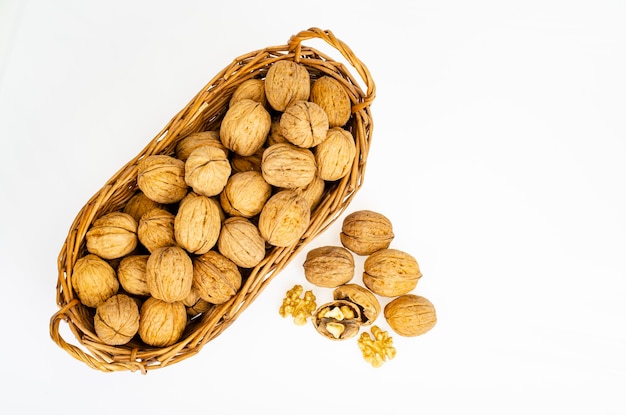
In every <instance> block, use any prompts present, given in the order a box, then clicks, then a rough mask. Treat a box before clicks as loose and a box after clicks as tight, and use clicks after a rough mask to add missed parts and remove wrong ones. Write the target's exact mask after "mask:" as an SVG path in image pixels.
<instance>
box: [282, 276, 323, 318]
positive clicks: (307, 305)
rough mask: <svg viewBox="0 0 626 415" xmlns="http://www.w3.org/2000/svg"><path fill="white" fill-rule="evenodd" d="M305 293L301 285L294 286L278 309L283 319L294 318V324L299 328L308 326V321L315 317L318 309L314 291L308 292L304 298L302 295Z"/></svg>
mask: <svg viewBox="0 0 626 415" xmlns="http://www.w3.org/2000/svg"><path fill="white" fill-rule="evenodd" d="M303 292H304V288H302V286H301V285H300V284H296V285H294V286H293V287H292V288H291V289H290V290H289V291H287V293H286V294H285V298H284V299H283V303H282V304H281V306H280V308H279V309H278V313H279V314H280V315H281V316H282V317H283V318H285V317H287V316H292V317H293V322H294V323H295V324H296V325H298V326H302V325H304V324H306V321H307V319H308V318H309V317H311V316H312V315H313V313H314V312H315V309H316V308H317V304H316V302H315V301H316V298H315V294H313V291H311V290H307V291H306V292H304V296H303V295H302V293H303Z"/></svg>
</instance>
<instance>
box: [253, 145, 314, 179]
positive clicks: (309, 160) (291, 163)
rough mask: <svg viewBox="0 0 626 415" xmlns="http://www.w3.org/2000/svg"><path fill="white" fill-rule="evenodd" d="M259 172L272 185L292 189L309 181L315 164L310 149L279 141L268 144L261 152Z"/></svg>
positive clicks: (312, 177)
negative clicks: (278, 142)
mask: <svg viewBox="0 0 626 415" xmlns="http://www.w3.org/2000/svg"><path fill="white" fill-rule="evenodd" d="M261 172H262V174H263V178H264V179H265V181H266V182H268V183H269V184H271V185H272V186H276V187H281V188H285V189H293V188H297V187H305V186H307V185H308V184H309V183H311V182H312V181H313V179H314V178H315V174H316V172H317V165H316V163H315V156H314V155H313V152H312V151H311V150H309V149H306V148H300V147H296V146H294V145H293V144H289V143H280V144H274V145H271V146H269V147H268V148H266V149H265V151H264V152H263V158H262V161H261Z"/></svg>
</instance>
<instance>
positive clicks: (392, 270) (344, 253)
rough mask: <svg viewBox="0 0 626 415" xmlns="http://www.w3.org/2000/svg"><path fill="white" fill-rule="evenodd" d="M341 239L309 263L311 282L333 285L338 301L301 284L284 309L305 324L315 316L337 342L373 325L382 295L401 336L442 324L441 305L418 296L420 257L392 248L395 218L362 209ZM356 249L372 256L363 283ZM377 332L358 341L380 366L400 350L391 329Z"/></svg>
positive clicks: (386, 312) (389, 319)
mask: <svg viewBox="0 0 626 415" xmlns="http://www.w3.org/2000/svg"><path fill="white" fill-rule="evenodd" d="M339 236H340V241H341V244H342V245H343V246H322V247H319V248H315V249H312V250H310V251H309V252H308V253H307V255H306V259H305V261H304V265H303V266H304V275H305V278H306V280H307V281H308V282H310V283H311V284H313V285H315V286H317V287H323V288H333V289H334V290H333V299H334V301H332V302H329V303H326V304H323V305H321V306H319V307H317V305H316V297H315V295H314V294H313V292H312V291H311V290H309V291H306V292H304V297H302V294H303V291H304V289H303V288H302V286H301V285H299V284H297V285H295V286H294V287H293V288H292V289H291V290H289V291H288V292H287V295H286V297H285V299H284V300H283V304H282V305H281V307H280V309H279V313H280V315H281V316H283V317H287V316H288V315H291V316H293V318H294V322H295V323H296V324H299V325H303V324H305V323H306V321H307V319H308V318H309V317H310V318H311V321H312V323H313V325H314V326H315V328H316V329H317V331H318V332H319V333H320V334H322V335H323V336H325V337H327V338H329V339H332V340H346V339H350V338H353V337H355V336H356V335H357V334H358V333H359V331H360V329H361V327H362V326H368V325H372V324H373V323H374V321H375V320H376V319H377V317H378V315H379V314H380V311H381V306H380V301H379V297H380V298H386V299H391V300H390V301H389V302H388V303H387V304H386V305H385V307H384V311H383V314H384V317H385V320H386V322H387V324H388V325H389V327H391V329H392V330H393V331H394V332H395V333H397V334H398V335H400V336H406V337H412V336H419V335H421V334H424V333H426V332H428V331H429V330H430V329H432V328H433V327H434V326H435V324H436V323H437V315H436V313H435V307H434V306H433V304H432V303H431V302H430V301H429V300H428V299H426V298H425V297H422V296H418V295H415V294H412V293H411V291H413V290H414V289H415V287H416V286H417V282H418V280H419V279H420V278H421V277H422V273H421V271H420V268H419V265H418V263H417V260H416V259H415V258H414V257H413V256H411V255H410V254H408V253H406V252H404V251H400V250H398V249H393V248H389V246H390V245H391V241H392V240H393V238H394V233H393V227H392V224H391V221H390V220H389V219H388V218H387V217H386V216H384V215H382V214H380V213H377V212H373V211H370V210H360V211H357V212H353V213H351V214H349V215H347V216H346V217H345V218H344V221H343V225H342V229H341V233H340V235H339ZM353 253H354V254H357V255H362V256H366V259H365V262H364V264H363V277H362V281H363V285H359V284H356V283H354V282H351V281H352V279H353V277H354V273H355V264H354V257H353ZM371 335H372V336H373V338H372V337H370V334H369V333H367V332H363V333H361V336H360V337H359V339H358V345H359V348H360V349H361V352H362V354H363V357H364V358H365V360H366V361H368V362H369V363H371V364H372V366H374V367H380V366H382V364H383V363H384V362H385V361H386V360H387V359H393V358H394V357H395V354H396V350H395V348H394V347H393V340H392V338H391V337H390V336H389V335H388V333H387V332H385V331H383V330H382V329H380V327H378V326H374V325H373V326H372V328H371Z"/></svg>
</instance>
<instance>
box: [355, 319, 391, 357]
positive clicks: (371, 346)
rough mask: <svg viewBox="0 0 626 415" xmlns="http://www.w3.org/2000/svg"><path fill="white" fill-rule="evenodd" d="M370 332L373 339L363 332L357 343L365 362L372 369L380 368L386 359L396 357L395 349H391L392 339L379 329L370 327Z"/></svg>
mask: <svg viewBox="0 0 626 415" xmlns="http://www.w3.org/2000/svg"><path fill="white" fill-rule="evenodd" d="M371 332H372V337H373V338H372V337H370V335H369V334H368V333H367V332H363V333H361V336H360V337H359V340H358V342H357V343H358V345H359V349H361V353H362V354H363V358H364V359H365V361H366V362H368V363H370V364H371V365H372V366H373V367H381V366H382V365H383V363H385V362H386V361H387V359H393V358H394V357H396V348H395V347H393V339H392V338H391V337H390V336H389V334H388V333H387V332H386V331H384V330H381V329H380V327H378V326H372V330H371Z"/></svg>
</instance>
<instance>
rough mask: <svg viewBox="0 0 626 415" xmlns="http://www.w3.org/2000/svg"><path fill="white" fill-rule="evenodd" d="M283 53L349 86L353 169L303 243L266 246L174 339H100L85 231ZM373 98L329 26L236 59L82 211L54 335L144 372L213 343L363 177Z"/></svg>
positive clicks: (71, 349)
mask: <svg viewBox="0 0 626 415" xmlns="http://www.w3.org/2000/svg"><path fill="white" fill-rule="evenodd" d="M315 38H319V39H323V40H324V41H325V42H326V43H328V44H329V45H331V46H332V47H333V48H334V49H336V50H337V51H338V52H339V53H340V54H341V55H342V56H343V57H344V58H345V60H347V62H349V64H350V65H352V67H353V68H354V69H355V70H356V72H357V73H358V75H359V76H360V78H361V80H362V81H363V82H364V83H365V87H366V90H365V91H363V89H361V87H359V85H358V83H357V81H356V80H355V78H353V76H352V75H351V74H350V72H349V71H348V70H347V69H346V67H345V65H343V64H341V63H340V62H337V61H335V60H333V59H331V58H330V57H328V56H326V55H324V54H322V53H321V52H319V51H318V50H316V49H313V48H310V47H306V46H304V45H302V42H303V41H306V40H309V39H315ZM283 59H286V60H292V61H295V62H298V63H300V64H302V65H304V66H306V68H307V69H308V70H309V72H310V73H311V76H312V78H317V77H320V76H322V75H330V76H332V77H334V78H335V79H337V80H339V81H340V82H341V84H342V85H343V86H344V88H345V89H346V91H347V92H348V95H349V96H350V99H351V101H352V116H351V118H350V120H349V121H348V124H347V125H346V126H345V128H347V129H349V130H350V131H351V133H352V135H353V136H354V138H355V141H356V147H357V157H356V159H355V162H354V165H353V166H352V169H351V171H350V173H349V174H348V175H347V176H345V177H344V178H343V179H341V180H340V181H337V182H332V183H330V185H329V186H327V188H326V190H325V194H324V196H323V198H322V202H321V203H320V204H319V205H318V207H317V208H316V209H315V210H314V211H313V212H312V214H311V222H310V225H309V228H308V230H307V231H306V233H305V234H304V236H303V237H302V238H301V240H300V241H299V242H298V243H296V244H294V245H293V246H289V247H285V248H273V249H272V250H270V251H268V253H267V255H266V257H265V259H264V260H263V261H262V262H261V263H260V264H259V265H257V266H256V267H255V268H254V269H250V270H247V272H246V273H245V274H244V275H243V276H244V282H243V285H242V287H241V289H240V290H239V292H238V293H237V294H236V295H235V296H234V297H232V298H231V299H230V301H228V302H227V303H225V304H221V305H216V306H213V307H212V308H211V309H210V310H209V311H207V312H205V313H204V314H203V315H201V316H199V318H195V319H193V320H191V321H190V322H189V323H188V325H187V328H186V330H185V333H184V334H183V337H182V338H181V339H180V340H179V341H178V342H177V343H176V344H174V345H172V346H169V347H163V348H157V347H150V346H147V345H145V344H144V343H143V342H141V341H140V340H139V339H133V340H131V342H130V343H128V344H126V345H123V346H109V345H106V344H104V343H102V342H101V341H100V340H99V339H98V337H97V336H96V334H95V331H94V327H93V315H94V310H93V309H90V308H88V307H86V306H84V305H82V304H81V303H80V302H79V300H78V299H77V297H76V295H75V293H74V292H73V290H72V281H71V279H72V269H73V267H74V264H75V263H76V260H77V259H78V258H80V257H82V256H83V255H85V254H86V248H85V234H86V232H87V230H88V228H89V227H90V225H91V224H92V222H93V221H94V220H95V219H97V218H99V217H100V216H102V215H104V214H106V213H109V212H112V211H116V210H121V209H122V208H123V206H124V205H125V203H126V202H127V201H128V200H129V199H130V198H131V197H132V196H133V195H134V194H135V193H136V192H137V190H138V189H137V183H136V177H137V163H138V161H139V160H140V159H141V158H143V157H146V156H148V155H152V154H170V155H171V154H174V150H175V146H176V144H177V142H178V141H179V140H180V139H181V138H183V137H185V136H187V135H189V134H191V133H194V132H198V131H206V130H213V129H217V128H218V127H219V123H220V121H221V119H222V117H223V115H224V113H225V111H226V109H227V108H228V103H229V99H230V96H231V95H232V93H233V91H234V90H235V89H236V88H237V86H238V85H239V84H241V83H242V82H243V81H245V80H247V79H250V78H261V79H262V78H264V76H265V74H266V73H267V70H268V68H269V67H270V66H271V65H272V64H273V63H274V62H277V61H279V60H283ZM374 97H375V85H374V82H373V80H372V78H371V75H370V73H369V71H368V69H367V68H366V67H365V65H363V63H362V62H361V61H360V60H359V59H358V58H357V57H356V56H355V55H354V54H353V52H352V51H351V50H350V48H349V47H348V46H347V45H346V44H344V43H343V42H342V41H340V40H339V39H337V38H336V37H335V36H334V35H333V34H332V33H331V32H330V31H327V30H320V29H317V28H311V29H309V30H305V31H302V32H300V33H298V34H297V35H294V36H292V37H291V38H290V39H289V42H288V44H287V45H283V46H276V47H268V48H265V49H261V50H257V51H254V52H251V53H248V54H246V55H243V56H240V57H238V58H236V59H235V60H234V61H233V62H232V63H231V64H230V65H228V66H227V67H226V68H225V69H223V70H222V71H221V72H220V73H218V74H217V75H216V76H215V77H214V78H213V79H212V80H211V81H210V82H209V83H208V84H207V85H206V86H205V87H204V88H202V90H201V91H200V92H199V93H198V94H197V95H196V96H195V97H194V98H193V99H192V100H191V101H190V102H189V104H188V105H187V106H186V107H185V108H183V109H182V110H181V111H180V112H179V113H178V114H176V116H174V117H173V118H172V120H171V121H170V122H169V123H168V124H167V125H166V126H165V128H163V130H162V131H161V132H159V133H158V134H157V136H156V137H155V138H154V139H153V140H152V141H150V142H149V144H148V145H147V146H146V147H145V148H144V149H143V150H142V151H141V152H140V153H139V154H138V155H137V156H136V157H134V158H133V159H132V160H130V161H129V162H128V163H127V164H126V165H125V166H124V167H122V168H121V169H120V170H119V171H118V172H117V173H116V174H115V175H114V176H113V177H112V178H111V179H110V180H109V181H108V182H107V183H106V184H105V185H104V186H103V187H102V188H101V189H100V190H99V191H98V192H97V193H96V194H95V195H94V196H93V197H92V198H91V199H90V200H89V201H88V202H87V203H86V205H85V206H84V207H83V208H82V209H81V210H80V212H79V213H78V215H77V217H76V219H75V220H74V222H73V223H72V225H71V228H70V230H69V233H68V235H67V239H66V240H65V243H64V244H63V247H62V249H61V252H60V254H59V257H58V282H57V289H56V301H57V305H58V307H59V310H58V311H57V312H56V313H55V314H54V315H53V316H52V318H51V319H50V335H51V337H52V340H53V341H54V342H55V343H57V345H59V346H60V347H61V348H62V349H64V350H65V351H67V352H68V353H69V354H70V355H71V356H73V357H74V358H76V359H78V360H80V361H82V362H84V363H85V364H87V365H88V366H90V367H91V368H94V369H98V370H101V371H103V372H112V371H126V370H129V371H140V372H141V373H144V374H145V373H147V371H149V370H153V369H158V368H162V367H165V366H168V365H171V364H173V363H176V362H179V361H181V360H183V359H186V358H188V357H191V356H193V355H195V354H196V353H198V352H199V351H200V350H201V349H202V347H203V346H204V345H205V344H206V343H207V342H209V341H210V340H212V339H214V338H215V337H217V336H218V335H219V334H220V333H222V331H223V330H225V329H226V328H227V327H228V326H230V325H231V324H232V323H233V322H234V321H235V319H236V318H237V317H238V316H239V315H240V314H241V313H242V312H243V311H244V310H245V309H246V308H247V307H248V306H249V305H250V304H251V303H252V301H254V299H255V298H256V297H257V296H258V295H259V294H260V293H261V291H263V289H264V288H265V287H266V286H267V284H268V283H269V282H270V281H271V280H272V279H273V278H274V277H275V276H276V275H277V274H278V273H279V272H280V271H281V270H282V269H283V268H284V267H285V266H286V265H287V264H288V263H289V262H290V260H291V259H292V258H294V257H295V256H296V255H297V254H298V253H299V252H300V251H301V250H302V248H303V247H304V246H305V245H306V244H307V243H309V242H310V241H311V240H313V239H314V238H315V237H316V236H318V235H319V234H320V233H322V232H323V231H324V230H325V229H327V228H328V227H329V226H330V225H331V224H332V223H333V222H334V221H335V220H336V219H337V218H338V217H339V216H340V215H341V214H342V213H343V211H344V210H345V209H346V208H347V207H348V205H349V203H350V202H351V201H352V199H353V197H354V195H355V193H356V192H357V191H358V190H359V189H360V188H361V186H362V183H363V174H364V170H365V166H366V160H367V156H368V151H369V148H370V140H371V137H372V127H373V122H372V117H371V112H370V104H371V103H372V101H373V99H374ZM61 321H65V322H66V323H67V324H68V326H69V329H70V330H71V332H72V333H73V334H74V336H75V337H76V339H77V341H78V342H79V343H80V345H73V344H70V343H68V342H66V341H65V340H64V339H63V337H62V335H61V333H60V331H59V330H60V323H61ZM136 337H137V336H136Z"/></svg>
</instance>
